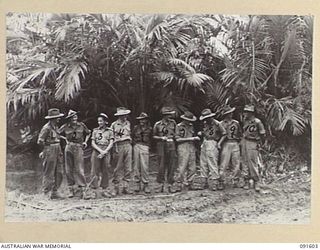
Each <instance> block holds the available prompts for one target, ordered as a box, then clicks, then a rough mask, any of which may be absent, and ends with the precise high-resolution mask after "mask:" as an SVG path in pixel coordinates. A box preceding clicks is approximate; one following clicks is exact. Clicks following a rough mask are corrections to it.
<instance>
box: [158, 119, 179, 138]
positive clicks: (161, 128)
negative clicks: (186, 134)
mask: <svg viewBox="0 0 320 250" xmlns="http://www.w3.org/2000/svg"><path fill="white" fill-rule="evenodd" d="M176 126H177V124H176V122H175V120H173V119H169V120H168V121H167V122H165V121H164V120H161V121H158V122H156V123H155V124H154V126H153V135H154V136H167V137H169V136H172V137H174V135H175V133H176Z"/></svg>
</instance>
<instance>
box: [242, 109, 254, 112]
mask: <svg viewBox="0 0 320 250" xmlns="http://www.w3.org/2000/svg"><path fill="white" fill-rule="evenodd" d="M243 112H251V113H254V110H252V109H244V110H243Z"/></svg>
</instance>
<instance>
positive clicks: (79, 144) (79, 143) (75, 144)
mask: <svg viewBox="0 0 320 250" xmlns="http://www.w3.org/2000/svg"><path fill="white" fill-rule="evenodd" d="M67 145H72V146H79V147H82V143H81V142H72V141H68V142H67Z"/></svg>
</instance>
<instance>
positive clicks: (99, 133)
mask: <svg viewBox="0 0 320 250" xmlns="http://www.w3.org/2000/svg"><path fill="white" fill-rule="evenodd" d="M107 124H108V116H107V115H106V114H104V113H100V114H99V115H98V125H99V127H97V128H95V129H93V132H92V143H91V145H92V148H93V151H92V155H91V176H92V179H93V181H92V188H93V189H97V188H98V187H99V179H100V178H101V180H100V187H101V188H102V190H103V192H102V195H103V196H104V197H107V198H109V197H111V196H113V195H114V194H113V193H111V191H110V190H107V189H108V187H109V174H108V173H109V171H110V168H111V164H110V155H111V153H110V150H111V148H112V146H113V141H114V134H113V130H112V129H111V128H108V126H107Z"/></svg>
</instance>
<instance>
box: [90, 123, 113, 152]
mask: <svg viewBox="0 0 320 250" xmlns="http://www.w3.org/2000/svg"><path fill="white" fill-rule="evenodd" d="M91 139H92V141H94V142H95V143H96V145H97V146H99V148H101V149H103V150H104V149H106V148H107V147H108V146H109V144H110V142H111V141H113V140H114V134H113V130H112V129H111V128H108V127H104V128H95V129H93V132H92V138H91Z"/></svg>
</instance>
